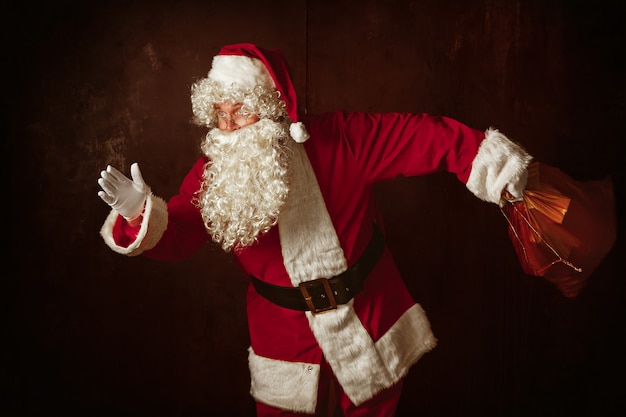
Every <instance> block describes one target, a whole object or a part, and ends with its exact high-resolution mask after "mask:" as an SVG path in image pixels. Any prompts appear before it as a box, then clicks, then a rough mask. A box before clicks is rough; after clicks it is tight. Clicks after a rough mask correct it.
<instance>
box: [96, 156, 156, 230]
mask: <svg viewBox="0 0 626 417" xmlns="http://www.w3.org/2000/svg"><path fill="white" fill-rule="evenodd" d="M130 175H131V177H132V178H133V180H132V181H131V180H130V179H128V178H127V177H126V176H125V175H124V174H122V173H121V172H119V171H118V170H117V169H115V168H113V167H112V166H111V165H109V166H107V169H106V171H102V172H101V173H100V178H99V179H98V184H99V185H100V187H102V190H103V191H99V192H98V196H99V197H100V198H101V199H102V200H103V201H104V202H105V203H107V204H108V205H110V206H111V207H112V208H113V209H114V210H115V211H117V212H118V213H119V214H120V215H122V216H123V217H124V218H125V219H126V220H127V221H129V222H130V223H131V224H132V223H135V222H136V220H137V219H138V218H139V216H140V215H141V213H142V212H143V208H144V204H145V203H146V196H147V195H148V186H147V185H146V183H145V182H144V180H143V178H142V176H141V171H140V170H139V165H138V164H137V163H136V162H135V163H134V164H132V165H131V166H130Z"/></svg>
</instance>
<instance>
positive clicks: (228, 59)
mask: <svg viewBox="0 0 626 417" xmlns="http://www.w3.org/2000/svg"><path fill="white" fill-rule="evenodd" d="M208 78H209V79H211V80H213V81H218V82H221V83H223V84H224V85H227V86H228V85H231V84H236V85H237V86H238V87H241V88H242V89H244V90H252V89H253V88H254V87H256V86H257V85H260V86H262V87H265V88H267V89H274V88H276V87H275V85H274V81H273V80H272V76H271V75H270V73H269V71H268V70H267V68H265V65H264V64H263V62H262V61H261V60H259V59H256V58H249V57H247V56H241V55H217V56H215V57H214V58H213V65H212V67H211V70H210V71H209V75H208Z"/></svg>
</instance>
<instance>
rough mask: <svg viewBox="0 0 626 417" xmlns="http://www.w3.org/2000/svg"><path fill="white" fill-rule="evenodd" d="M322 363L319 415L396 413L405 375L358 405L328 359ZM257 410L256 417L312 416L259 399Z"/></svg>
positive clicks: (372, 416)
mask: <svg viewBox="0 0 626 417" xmlns="http://www.w3.org/2000/svg"><path fill="white" fill-rule="evenodd" d="M320 366H321V368H320V382H319V387H318V390H317V408H316V410H315V416H316V417H335V416H344V417H393V415H394V413H395V412H396V407H397V406H398V401H399V400H400V394H401V393H402V383H403V380H402V379H401V380H400V381H398V383H396V384H395V385H393V386H391V387H389V388H387V389H384V390H382V391H380V392H379V393H378V394H377V395H376V396H375V397H374V398H372V399H370V400H368V401H366V402H364V403H363V404H361V405H359V406H358V407H357V406H355V405H354V404H352V401H350V399H349V398H348V396H347V395H346V394H345V393H344V392H343V389H342V388H341V386H340V385H339V382H337V378H336V377H335V375H334V374H333V371H332V369H330V366H329V365H328V363H327V362H326V361H325V360H322V363H321V364H320ZM339 410H341V412H340V411H339ZM256 411H257V417H275V416H281V417H310V416H311V414H302V413H294V412H292V411H286V410H281V409H279V408H275V407H272V406H269V405H267V404H263V403H260V402H257V403H256ZM341 413H343V414H341Z"/></svg>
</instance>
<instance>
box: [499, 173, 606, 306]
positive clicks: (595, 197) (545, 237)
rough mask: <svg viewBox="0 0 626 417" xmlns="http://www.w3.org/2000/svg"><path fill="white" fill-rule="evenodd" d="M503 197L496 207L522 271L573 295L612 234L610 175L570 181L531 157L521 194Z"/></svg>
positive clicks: (568, 294)
mask: <svg viewBox="0 0 626 417" xmlns="http://www.w3.org/2000/svg"><path fill="white" fill-rule="evenodd" d="M504 194H506V192H505V193H504ZM507 197H508V196H507V195H503V203H502V204H501V207H500V209H501V211H502V214H504V217H506V219H507V220H508V223H509V228H508V233H509V237H510V239H511V242H512V243H513V246H514V248H515V252H516V254H517V257H518V259H519V261H520V263H521V265H522V268H523V270H524V272H525V273H526V274H529V275H533V276H537V277H543V278H545V279H546V280H548V281H549V282H551V283H553V284H554V285H556V286H557V288H558V289H559V290H560V291H561V293H562V294H563V295H564V296H565V297H569V298H574V297H576V296H577V295H578V294H579V292H580V291H581V290H582V289H583V287H584V286H585V283H586V281H587V279H588V278H589V276H590V275H591V273H592V272H593V271H594V270H595V269H596V268H597V267H598V265H599V264H600V262H601V261H602V259H603V258H604V257H605V256H606V255H607V253H608V252H609V251H610V250H611V248H612V247H613V244H614V243H615V239H616V237H617V225H616V218H615V199H614V195H613V184H612V182H611V180H610V179H608V178H607V179H605V180H599V181H576V180H574V179H572V178H570V177H569V176H568V175H566V174H565V173H563V172H562V171H561V170H559V169H558V168H555V167H552V166H549V165H545V164H542V163H539V162H533V163H532V164H530V165H529V167H528V183H527V185H526V189H525V190H524V197H523V200H522V201H515V202H512V201H510V200H509V199H507Z"/></svg>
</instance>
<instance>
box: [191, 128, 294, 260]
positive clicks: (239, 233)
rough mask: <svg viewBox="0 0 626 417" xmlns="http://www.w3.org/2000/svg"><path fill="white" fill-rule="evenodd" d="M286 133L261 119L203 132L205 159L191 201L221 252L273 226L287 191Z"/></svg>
mask: <svg viewBox="0 0 626 417" xmlns="http://www.w3.org/2000/svg"><path fill="white" fill-rule="evenodd" d="M288 132H289V130H288V128H286V127H285V125H283V124H280V123H277V122H273V121H271V120H268V119H262V120H260V121H258V122H256V123H254V124H252V125H249V126H246V127H243V128H241V129H239V130H235V131H232V132H226V131H221V130H219V129H212V130H210V131H209V133H207V135H206V139H205V141H204V142H203V143H202V151H203V152H204V153H205V154H206V155H207V156H208V157H209V159H210V161H209V163H208V164H207V165H206V167H205V171H204V180H203V182H202V186H201V189H200V192H199V194H198V200H197V204H198V206H199V208H200V212H201V214H202V219H203V221H204V225H205V227H206V228H207V230H208V232H209V234H210V235H211V237H212V239H213V240H214V241H215V242H216V243H218V244H220V245H221V246H222V248H223V249H224V250H225V251H227V252H229V251H231V250H232V249H233V248H235V249H236V248H239V247H246V246H250V245H252V244H253V243H254V242H255V241H256V239H257V237H258V236H259V235H260V234H262V233H265V232H267V231H268V230H269V229H270V228H271V227H272V226H274V225H275V224H276V222H277V219H278V214H279V212H280V209H281V207H282V206H283V204H284V203H285V200H286V198H287V194H288V191H289V185H288V181H287V178H288V176H287V173H288V161H289V159H290V155H291V151H290V150H289V148H288V147H287V145H286V143H287V141H288V140H290V137H289V133H288Z"/></svg>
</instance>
